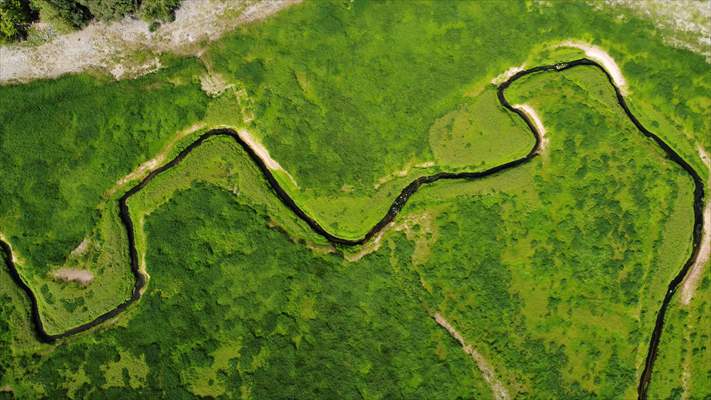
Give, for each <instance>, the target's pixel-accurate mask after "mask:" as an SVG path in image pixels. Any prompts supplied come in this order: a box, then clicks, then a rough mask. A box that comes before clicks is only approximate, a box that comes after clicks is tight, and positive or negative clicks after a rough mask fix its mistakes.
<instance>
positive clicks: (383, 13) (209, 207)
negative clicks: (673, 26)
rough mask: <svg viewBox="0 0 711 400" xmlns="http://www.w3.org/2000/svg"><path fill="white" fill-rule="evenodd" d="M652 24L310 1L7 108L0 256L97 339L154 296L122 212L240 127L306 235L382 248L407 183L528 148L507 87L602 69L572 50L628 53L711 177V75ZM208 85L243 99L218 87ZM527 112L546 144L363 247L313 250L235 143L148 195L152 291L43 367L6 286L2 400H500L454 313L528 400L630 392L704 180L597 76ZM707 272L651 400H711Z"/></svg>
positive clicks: (626, 65)
mask: <svg viewBox="0 0 711 400" xmlns="http://www.w3.org/2000/svg"><path fill="white" fill-rule="evenodd" d="M47 1H49V0H47ZM134 3H135V2H134ZM164 3H165V2H164ZM97 4H98V3H97ZM132 4H133V3H132ZM166 4H167V3H166ZM502 24H506V25H507V29H506V30H505V33H504V32H502V29H501V26H502ZM653 30H654V27H653V26H652V25H651V24H650V23H649V22H646V21H644V20H641V19H636V17H634V16H629V17H628V19H627V20H626V21H625V23H621V22H618V21H617V19H616V17H615V15H614V14H613V13H612V12H611V11H610V10H609V9H591V8H590V7H589V6H587V5H585V4H584V3H575V2H560V3H556V4H555V6H554V7H547V6H545V5H542V4H538V3H536V2H511V3H510V4H508V6H507V7H502V6H501V5H500V4H499V3H497V2H432V3H424V2H368V1H354V2H343V1H333V2H326V1H323V2H305V3H304V4H300V5H296V6H293V7H290V8H288V9H286V10H285V11H283V12H281V13H280V14H278V15H276V16H275V17H273V18H271V19H269V20H266V21H264V22H261V23H258V24H253V25H248V26H245V27H241V28H239V29H238V30H237V31H236V32H235V33H233V34H231V35H230V36H228V37H226V38H224V39H222V40H220V41H218V42H215V43H214V44H211V45H210V46H209V48H208V49H207V51H206V52H205V53H204V54H203V55H202V56H201V57H200V58H199V59H185V58H183V59H178V58H174V57H172V56H164V57H163V59H162V60H161V61H162V64H163V65H164V66H165V67H164V68H162V69H161V70H159V71H158V72H155V73H152V74H149V75H146V76H144V77H142V78H139V79H136V80H129V81H114V80H110V79H108V78H107V77H104V76H100V75H97V74H82V75H72V76H66V77H63V78H60V79H57V80H52V81H35V82H32V83H29V84H23V85H11V86H2V87H0V182H2V184H1V185H0V237H2V238H4V239H3V240H6V241H7V242H8V243H10V244H11V245H12V247H13V254H14V255H15V258H16V260H15V262H16V264H17V265H18V269H19V271H20V274H21V276H22V278H23V279H24V280H25V281H26V282H27V283H28V285H29V286H30V287H31V288H32V289H33V290H34V292H35V293H36V294H37V297H38V299H39V308H40V315H41V317H42V320H43V322H44V324H45V326H46V327H47V329H48V330H49V331H50V333H59V332H63V331H65V330H67V329H69V328H72V327H75V326H78V325H80V324H82V323H85V322H87V321H90V320H92V319H93V318H95V317H96V316H98V315H100V314H103V313H104V312H106V311H108V310H110V309H112V308H114V307H116V305H117V304H120V303H121V302H123V301H124V300H125V299H127V298H128V297H129V296H130V293H131V289H132V288H133V276H132V275H131V272H130V269H129V261H128V244H127V238H126V233H125V231H124V230H123V227H122V225H121V223H120V220H119V217H118V209H117V200H118V198H119V197H120V196H121V195H122V194H123V193H125V191H126V190H128V189H129V188H130V187H132V185H134V184H136V183H137V182H138V181H139V179H141V177H142V176H145V174H147V173H148V172H149V170H150V169H151V168H156V167H158V166H159V165H160V164H161V163H162V162H165V161H167V160H170V159H172V157H174V156H175V155H176V154H178V152H179V151H180V150H181V149H184V148H185V147H186V146H187V145H189V144H190V143H192V142H193V141H194V140H195V138H196V137H197V135H199V134H200V133H203V132H205V131H206V130H208V129H210V128H214V127H219V126H231V127H235V128H244V129H248V130H249V131H250V132H251V133H252V135H253V136H254V137H255V138H256V139H257V140H259V141H260V142H261V143H263V144H264V146H265V147H266V148H267V149H268V151H269V153H270V155H271V157H272V158H273V159H274V160H276V161H278V163H279V164H280V165H281V166H282V167H283V168H284V170H285V172H283V171H282V172H277V173H275V175H276V177H277V180H278V181H279V182H280V184H281V185H282V186H283V187H285V188H286V190H287V191H288V192H289V194H290V195H291V196H293V197H294V198H295V200H296V202H297V203H298V204H299V205H300V206H301V207H302V208H303V209H305V210H306V211H307V213H308V214H309V215H311V216H312V217H314V218H315V219H316V220H318V221H319V223H320V224H321V225H322V226H324V227H326V229H327V230H328V231H329V232H331V233H333V234H336V235H339V236H342V237H346V238H357V237H360V236H362V235H363V233H365V231H367V230H368V229H369V228H370V227H371V226H372V225H373V224H374V223H375V222H376V221H378V220H379V219H380V218H381V217H382V216H383V214H384V213H385V212H386V210H387V209H388V207H390V204H391V202H392V201H393V199H394V198H395V197H396V196H397V194H398V193H399V192H400V190H401V189H402V188H403V187H404V186H405V185H406V184H407V183H409V182H410V181H412V179H413V178H415V177H418V176H422V175H429V174H433V173H436V172H440V171H481V170H484V169H487V168H491V167H493V166H495V165H500V164H503V163H505V162H507V161H510V160H513V159H517V158H520V157H522V156H523V155H525V154H526V153H528V152H529V150H530V149H531V148H532V146H533V144H534V139H533V137H532V135H531V133H530V131H529V130H528V127H527V126H526V124H525V123H524V121H523V120H522V119H521V118H520V117H519V116H517V115H514V114H513V113H510V112H508V111H507V110H506V109H504V108H503V107H502V106H501V105H500V103H499V101H498V99H497V98H496V88H495V87H493V86H492V84H491V83H490V82H491V80H492V78H494V77H495V76H497V75H499V74H501V73H502V72H503V71H506V70H507V69H509V68H510V67H511V66H517V65H521V64H525V65H526V66H527V67H530V66H535V65H538V64H540V63H548V62H556V61H564V60H570V59H574V58H577V57H581V56H582V53H580V52H579V51H578V50H571V49H553V47H554V45H555V44H556V43H559V42H562V41H563V40H568V39H571V38H577V39H580V40H585V41H589V42H592V43H595V44H596V45H599V46H601V47H603V48H605V49H609V52H610V54H611V55H612V56H613V57H614V58H615V60H616V61H617V62H618V64H619V65H620V67H621V68H622V72H623V73H624V75H625V78H626V79H627V82H628V84H629V88H630V94H629V102H630V103H631V107H632V109H633V112H634V113H635V114H636V115H638V116H639V118H640V120H642V121H643V123H644V124H645V125H647V126H648V127H649V128H650V129H651V130H652V131H654V132H655V133H658V134H659V135H660V136H661V137H662V138H663V139H664V140H665V141H667V142H668V143H669V144H670V145H671V146H672V147H673V148H674V149H675V150H676V151H678V152H679V154H681V155H682V156H683V157H684V158H685V159H686V160H688V161H689V162H690V164H692V165H693V166H694V167H698V168H697V170H698V171H699V172H700V173H703V175H704V177H706V174H707V173H706V172H705V171H706V170H705V168H702V167H701V166H702V163H701V162H700V160H699V159H698V153H697V151H696V149H697V144H698V145H701V146H702V147H705V148H706V149H711V142H709V140H710V139H709V137H708V135H705V132H709V131H711V126H710V125H709V123H710V122H709V120H708V118H705V116H707V115H708V114H709V108H710V107H711V101H709V97H708V90H709V88H710V87H711V81H709V79H711V77H710V76H709V75H708V74H707V73H704V71H707V67H708V65H707V64H706V63H705V61H704V59H703V57H701V56H699V55H695V54H693V53H690V52H688V51H686V50H682V49H678V48H672V47H669V46H667V45H665V44H663V43H662V42H661V41H659V40H658V39H655V38H654V37H653V36H652V35H651V32H653ZM633 32H634V34H633ZM645 35H648V36H649V37H647V36H645ZM642 38H644V39H642ZM652 59H653V60H654V62H651V61H650V60H652ZM206 76H207V77H212V78H211V79H213V80H214V79H215V78H214V77H219V79H220V81H221V83H223V85H222V86H221V87H222V88H223V89H221V90H220V91H219V92H216V93H214V92H211V93H209V94H208V93H206V92H205V91H203V87H204V86H205V79H206V78H205V77H206ZM506 96H507V98H508V100H509V101H510V102H511V104H526V105H528V106H530V107H532V108H533V109H534V110H535V111H536V113H537V115H538V116H539V117H540V118H541V121H542V123H543V125H544V126H545V128H546V136H547V142H548V144H547V147H546V148H545V150H544V151H543V152H542V153H541V154H540V155H539V156H537V157H536V158H534V159H533V160H531V162H529V163H527V164H524V165H521V166H518V167H516V168H514V169H510V170H507V171H504V172H501V173H498V174H496V175H494V176H491V177H489V178H486V179H483V180H480V181H473V182H467V181H446V182H438V183H436V184H433V185H431V186H428V187H425V188H422V189H421V190H420V192H418V193H417V194H416V195H414V196H413V197H412V199H411V200H410V202H409V203H408V204H407V205H406V206H405V207H404V208H403V210H402V212H401V214H400V215H398V217H397V218H396V220H395V221H394V222H393V224H392V225H391V226H388V227H386V228H385V230H384V232H383V234H382V235H381V236H379V237H378V238H377V239H375V240H374V241H373V242H372V243H368V244H366V245H365V246H363V247H356V248H353V249H345V248H340V247H338V246H333V245H330V244H329V243H327V242H326V241H325V239H323V238H321V237H320V236H318V235H316V234H315V233H314V232H313V231H311V229H310V228H309V227H308V226H307V225H306V224H305V223H304V222H302V221H301V220H299V219H298V218H297V217H296V216H295V215H294V214H293V213H292V212H291V211H290V210H289V209H287V208H286V206H284V205H283V204H282V203H281V202H280V201H279V200H278V199H277V198H276V196H275V195H274V192H273V191H272V190H271V189H270V188H269V186H268V184H267V182H266V181H265V180H264V178H263V177H262V175H261V173H260V171H259V170H258V168H257V167H256V166H255V164H254V162H253V161H252V160H250V159H249V157H248V156H247V155H246V153H245V152H244V151H243V150H242V149H241V147H240V146H239V145H237V144H236V143H235V142H234V141H233V140H230V139H228V138H224V137H222V138H220V137H215V138H211V139H209V140H207V141H206V142H205V143H203V144H202V145H201V146H200V147H198V148H196V149H194V150H193V152H192V153H190V155H188V156H187V157H186V158H185V159H184V160H183V161H182V162H181V164H179V165H178V166H176V167H174V168H172V169H170V170H168V171H165V172H164V173H162V174H160V175H158V176H157V177H156V178H155V179H154V180H152V181H151V182H150V183H149V184H148V185H147V186H146V187H145V188H144V189H143V190H142V191H141V192H139V193H138V194H136V195H135V196H133V197H131V199H130V200H129V203H128V205H129V207H130V212H131V216H132V220H133V221H134V225H135V230H134V233H135V235H136V239H137V250H138V253H139V259H140V267H141V268H142V269H144V270H145V272H146V273H147V274H148V275H150V281H149V283H148V286H147V287H146V289H145V292H144V294H143V297H142V298H141V300H140V301H138V302H137V303H135V304H133V305H132V306H130V307H129V309H128V310H127V311H126V312H125V313H122V314H120V315H119V316H117V317H116V318H114V319H113V320H111V321H107V323H105V324H102V325H101V326H100V327H98V328H95V329H93V330H90V331H88V332H85V333H82V334H80V335H77V336H73V337H70V338H67V339H63V340H61V341H60V342H59V343H57V344H51V345H50V344H40V343H39V342H38V341H37V340H36V338H35V337H34V335H33V331H32V329H33V326H32V323H31V321H30V317H29V311H28V310H29V301H28V300H27V298H26V296H25V295H24V294H23V293H22V292H21V291H20V289H19V288H17V287H16V285H15V284H14V283H13V282H12V281H11V279H10V277H9V275H8V274H7V273H6V272H5V271H4V269H3V271H2V272H0V398H3V397H9V398H18V399H32V398H75V399H79V398H97V397H99V398H117V399H118V398H120V399H133V398H136V399H138V398H171V399H173V398H175V399H182V398H195V397H205V398H243V399H250V398H253V399H265V398H267V399H268V398H274V399H285V398H363V399H380V398H403V399H412V398H433V399H434V398H447V399H449V398H452V399H456V398H461V399H469V398H477V399H486V398H492V397H493V396H494V392H492V388H491V387H490V385H489V384H488V383H487V380H486V379H485V377H484V375H483V374H482V372H481V371H480V370H479V369H478V367H477V363H475V362H474V361H473V360H472V358H471V357H470V355H469V354H468V353H467V352H465V351H464V350H463V349H462V346H461V345H460V343H459V342H458V341H457V339H455V338H453V337H452V336H450V334H449V332H448V331H447V330H446V329H444V328H443V327H442V326H440V325H438V323H437V321H436V320H435V315H441V316H444V317H446V320H447V321H448V323H449V324H451V326H452V327H453V328H454V329H456V331H457V332H459V333H460V334H461V336H462V338H463V342H465V343H467V345H469V346H471V347H472V348H473V349H474V351H475V352H476V354H478V355H479V356H480V357H482V358H483V359H484V360H485V361H486V364H487V365H489V366H490V367H491V369H492V370H493V373H494V374H495V376H496V378H497V381H498V382H500V383H501V385H502V386H503V387H504V388H505V390H506V392H507V393H509V394H510V395H511V397H512V398H633V397H634V396H635V395H636V386H637V383H638V378H639V376H640V373H641V371H642V368H643V365H644V358H645V356H646V352H647V347H648V343H649V335H650V333H651V332H652V327H653V326H654V320H655V318H656V312H657V310H658V309H659V306H660V304H661V301H662V297H663V294H664V293H665V291H666V285H667V284H668V283H669V281H670V280H671V279H672V277H673V276H674V275H676V273H677V272H678V271H679V269H680V268H681V265H682V264H683V263H684V262H685V260H686V259H687V258H688V255H689V253H690V251H691V234H692V232H691V230H692V224H693V210H692V204H693V185H692V181H691V179H690V178H689V176H688V175H687V174H686V173H685V172H684V171H683V170H682V169H681V168H680V167H679V166H678V165H677V164H675V163H674V162H672V161H671V160H669V159H668V158H667V157H666V156H665V155H664V153H663V152H662V151H661V150H660V149H659V147H658V146H657V145H655V144H654V143H653V142H652V141H650V140H648V139H645V138H644V137H643V136H642V135H641V134H640V133H639V131H638V130H637V129H636V128H635V127H634V125H633V124H632V123H631V122H630V120H629V119H628V118H627V117H626V116H625V115H624V113H623V112H622V110H621V109H620V107H619V105H618V104H617V102H616V99H615V95H614V91H613V90H612V88H611V86H610V83H609V82H608V81H607V79H606V78H605V76H604V74H603V73H601V71H600V70H598V69H596V68H593V67H575V68H573V69H570V70H566V71H564V72H545V73H538V74H534V75H530V76H527V77H525V78H522V79H520V80H518V81H516V82H515V83H514V84H513V85H512V86H511V87H509V88H508V89H507V91H506ZM147 160H149V161H147ZM150 160H153V161H150ZM141 166H143V167H141ZM127 176H128V177H129V178H128V179H127V178H125V177H127ZM292 178H293V180H292ZM707 190H708V189H707ZM344 255H345V257H344ZM62 268H69V269H72V270H82V271H83V270H86V271H88V272H89V273H91V274H92V276H93V279H92V280H91V281H90V282H88V283H84V284H82V283H81V282H73V281H69V282H67V281H66V280H62V279H58V278H55V277H54V273H55V272H56V271H58V270H60V269H62ZM708 270H709V269H708V268H707V271H708ZM706 275H707V276H706V277H704V278H703V279H702V280H701V283H700V284H699V287H698V289H697V292H696V295H695V297H694V299H693V301H692V303H690V304H689V305H688V306H682V305H681V304H680V303H678V302H673V303H674V304H673V305H672V307H671V308H670V309H669V313H668V314H667V329H666V331H665V332H664V336H663V338H662V343H661V346H660V355H659V358H658V361H657V364H656V367H655V370H654V375H653V379H652V382H653V383H652V386H651V389H650V398H675V397H680V396H682V394H683V396H686V398H703V396H704V395H705V394H706V393H708V392H709V391H711V388H710V387H709V384H708V379H707V378H708V374H709V371H707V370H704V366H705V365H708V364H709V354H710V353H709V350H708V349H707V346H708V345H707V343H708V337H709V335H711V332H709V331H708V328H706V326H709V325H711V324H709V323H708V315H707V314H708V304H709V293H711V289H710V288H709V286H710V285H709V278H708V272H707V273H706ZM706 369H708V368H706ZM275 383H277V384H275Z"/></svg>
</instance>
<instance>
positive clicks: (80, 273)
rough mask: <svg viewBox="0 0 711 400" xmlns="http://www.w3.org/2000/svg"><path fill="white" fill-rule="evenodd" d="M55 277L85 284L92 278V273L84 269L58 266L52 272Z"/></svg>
mask: <svg viewBox="0 0 711 400" xmlns="http://www.w3.org/2000/svg"><path fill="white" fill-rule="evenodd" d="M52 276H53V277H54V278H55V279H59V280H62V281H65V282H77V283H79V284H81V285H82V286H87V285H88V284H90V283H91V281H93V280H94V274H93V273H92V272H91V271H89V270H86V269H77V268H60V269H58V270H56V271H54V272H53V273H52Z"/></svg>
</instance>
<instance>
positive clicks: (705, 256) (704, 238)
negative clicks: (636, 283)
mask: <svg viewBox="0 0 711 400" xmlns="http://www.w3.org/2000/svg"><path fill="white" fill-rule="evenodd" d="M699 155H700V156H701V159H702V160H703V161H704V164H706V168H707V169H708V170H709V174H710V175H711V155H709V154H708V153H706V151H705V150H704V149H703V148H701V147H699ZM706 187H707V188H711V178H709V181H708V183H707V185H706ZM707 191H708V189H707ZM710 195H711V194H709V193H706V199H705V200H706V206H705V207H704V213H703V221H704V232H703V234H702V235H701V246H700V247H699V254H697V255H696V260H694V264H693V265H692V266H691V269H690V270H689V273H688V274H687V275H686V279H684V283H683V285H682V287H681V302H682V304H684V305H688V304H689V302H690V301H691V298H692V297H694V292H696V287H697V286H699V280H701V277H702V276H703V275H704V269H705V267H706V264H707V263H708V261H709V258H710V257H711V198H710Z"/></svg>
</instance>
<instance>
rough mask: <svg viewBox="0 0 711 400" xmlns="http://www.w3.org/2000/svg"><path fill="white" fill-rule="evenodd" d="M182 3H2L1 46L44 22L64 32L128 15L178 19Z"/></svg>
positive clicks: (124, 0)
mask: <svg viewBox="0 0 711 400" xmlns="http://www.w3.org/2000/svg"><path fill="white" fill-rule="evenodd" d="M181 2H182V0H2V1H0V43H3V42H10V41H17V40H21V39H25V37H26V36H27V31H28V28H29V27H30V25H31V23H32V22H35V21H36V20H38V19H41V20H42V21H43V22H48V23H51V24H53V25H55V28H59V30H63V29H65V28H68V29H76V28H82V27H84V26H86V24H88V23H89V21H91V20H92V19H98V20H115V19H119V18H122V17H125V16H127V15H132V16H139V17H141V18H143V19H145V20H148V21H151V22H153V23H154V25H153V27H155V26H156V24H159V23H160V22H168V21H172V20H174V19H175V10H177V9H178V8H179V7H180V3H181Z"/></svg>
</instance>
